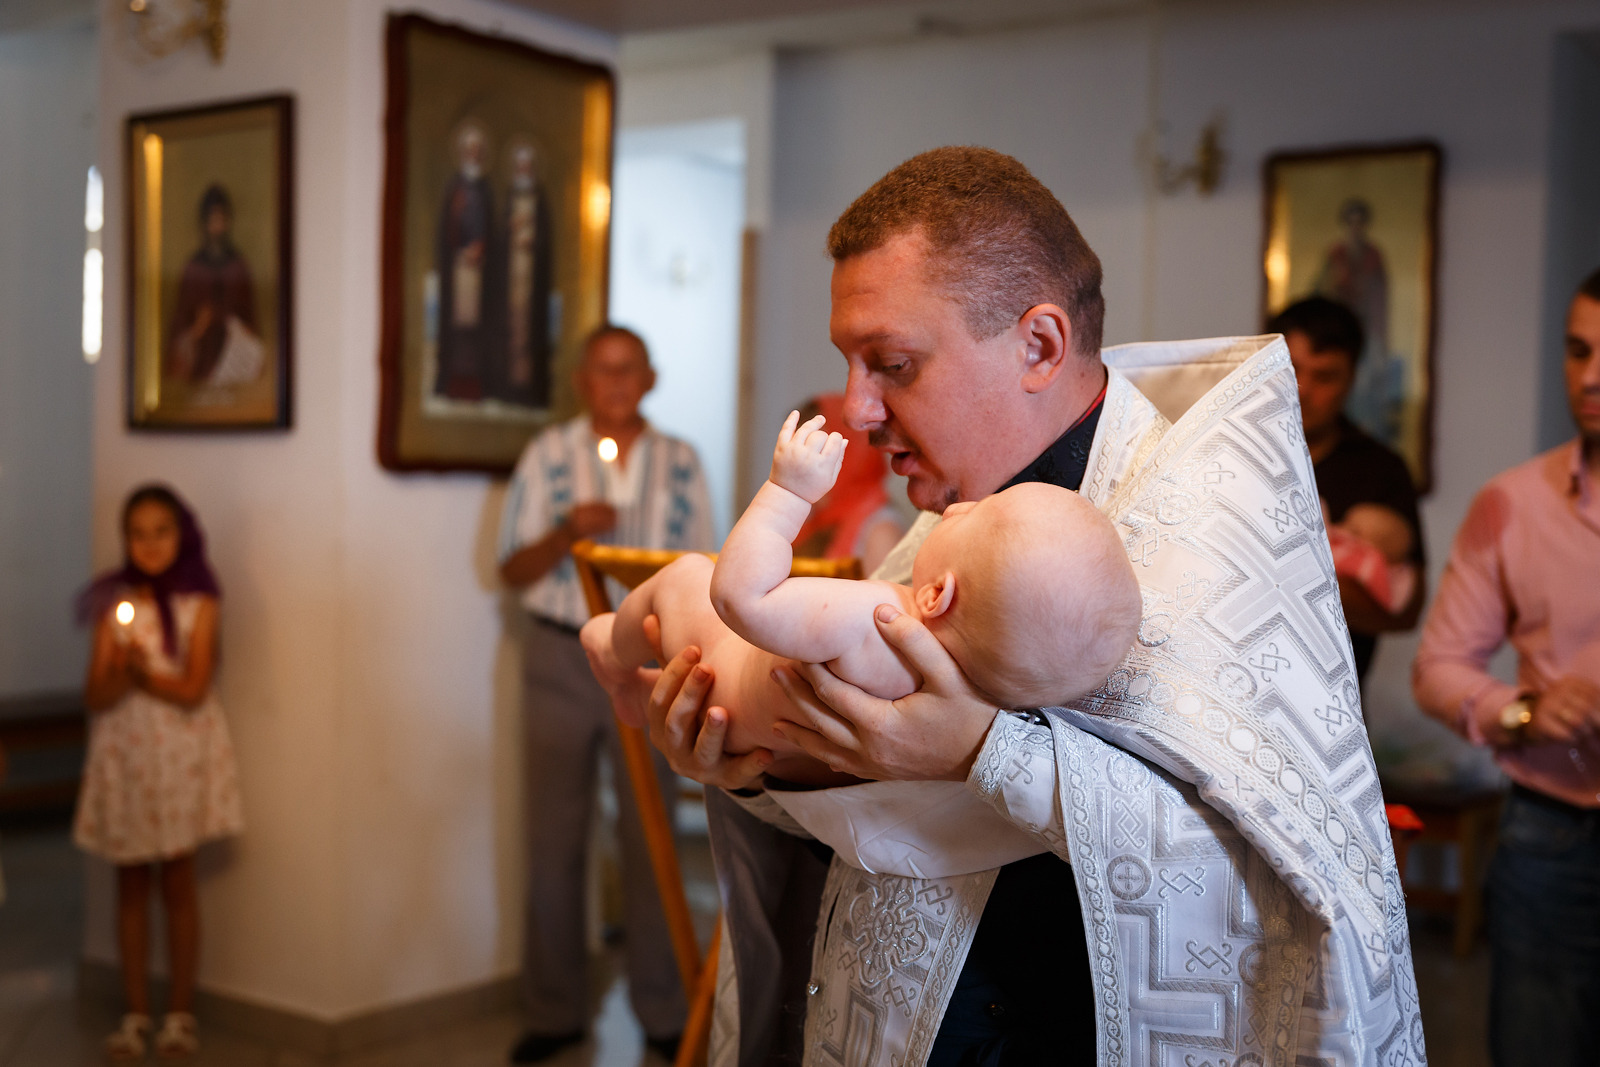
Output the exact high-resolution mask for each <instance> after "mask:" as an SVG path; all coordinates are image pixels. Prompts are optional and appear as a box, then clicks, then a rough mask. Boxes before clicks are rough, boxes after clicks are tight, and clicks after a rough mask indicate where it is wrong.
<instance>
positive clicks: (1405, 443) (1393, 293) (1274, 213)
mask: <svg viewBox="0 0 1600 1067" xmlns="http://www.w3.org/2000/svg"><path fill="white" fill-rule="evenodd" d="M1442 166H1443V153H1442V151H1441V150H1440V148H1439V146H1438V145H1437V144H1434V143H1433V142H1431V141H1412V142H1406V143H1403V144H1383V145H1352V146H1346V147H1339V148H1331V149H1323V150H1319V151H1309V152H1306V151H1297V152H1279V153H1276V154H1274V155H1273V156H1271V157H1269V158H1268V159H1267V161H1266V166H1265V174H1264V182H1263V186H1264V189H1265V194H1266V196H1265V205H1264V206H1265V215H1266V226H1265V240H1264V243H1263V248H1262V256H1261V263H1262V282H1263V284H1262V316H1263V319H1264V320H1265V319H1269V318H1271V317H1272V316H1273V315H1275V314H1276V313H1278V312H1279V311H1281V310H1283V308H1284V307H1285V306H1287V305H1288V304H1290V303H1292V302H1293V301H1295V300H1298V299H1300V298H1302V297H1305V296H1310V295H1312V294H1320V295H1323V296H1328V297H1331V298H1332V299H1335V300H1339V301H1340V302H1341V303H1344V304H1346V305H1347V306H1349V307H1350V308H1351V310H1353V311H1355V313H1356V316H1357V318H1359V319H1361V320H1362V326H1363V328H1364V329H1365V330H1366V333H1367V343H1366V349H1365V351H1364V352H1363V353H1362V356H1361V359H1360V360H1359V361H1358V363H1357V366H1356V383H1355V386H1354V388H1353V389H1352V391H1351V395H1350V399H1349V401H1348V402H1347V403H1346V405H1345V412H1346V415H1347V416H1348V417H1349V418H1350V419H1351V421H1353V422H1355V423H1356V424H1357V425H1358V426H1360V427H1361V428H1362V429H1364V430H1366V431H1367V432H1368V433H1370V434H1371V435H1372V436H1374V437H1376V438H1377V439H1378V440H1379V441H1381V442H1383V443H1384V444H1386V445H1388V446H1389V447H1390V448H1393V449H1394V450H1395V451H1396V452H1398V453H1399V454H1400V455H1401V456H1402V457H1403V458H1404V459H1405V461H1406V464H1407V466H1408V467H1409V468H1410V470H1411V477H1412V480H1413V481H1414V482H1415V484H1416V486H1417V491H1418V492H1419V493H1426V492H1427V491H1428V490H1429V488H1430V487H1431V486H1432V484H1433V407H1434V405H1433V395H1434V381H1435V378H1434V357H1433V348H1434V329H1435V322H1436V319H1437V303H1438V300H1437V278H1438V259H1439V253H1438V244H1439V237H1438V235H1439V186H1440V172H1441V169H1442Z"/></svg>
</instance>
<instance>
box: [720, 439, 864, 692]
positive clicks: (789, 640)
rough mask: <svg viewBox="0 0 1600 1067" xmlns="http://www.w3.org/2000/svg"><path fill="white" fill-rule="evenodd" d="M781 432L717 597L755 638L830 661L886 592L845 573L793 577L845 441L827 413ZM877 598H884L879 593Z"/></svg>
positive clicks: (731, 544)
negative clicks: (798, 541) (826, 420)
mask: <svg viewBox="0 0 1600 1067" xmlns="http://www.w3.org/2000/svg"><path fill="white" fill-rule="evenodd" d="M798 422H799V415H798V414H796V413H795V412H790V413H789V417H788V419H786V420H785V421H784V424H783V429H782V430H780V431H779V432H778V444H777V447H776V448H775V449H774V450H773V456H772V476H771V477H770V478H769V479H768V480H767V483H766V484H765V485H763V486H762V487H761V489H760V491H759V492H757V493H756V497H755V499H754V500H752V501H751V502H750V506H749V507H748V508H746V509H745V512H744V514H743V515H742V516H740V518H739V521H738V523H736V524H735V525H734V527H733V532H731V533H730V534H728V540H727V541H726V542H725V543H724V544H723V546H722V552H721V554H720V555H719V556H718V557H717V569H716V571H715V572H714V573H713V574H712V577H711V603H712V605H713V606H714V607H715V608H716V609H717V614H718V615H720V616H722V621H723V622H725V623H727V624H728V626H729V627H730V628H731V629H732V630H733V631H734V632H735V633H737V634H738V635H739V636H740V637H742V638H744V639H745V640H746V641H749V642H750V643H751V644H753V645H755V646H757V647H759V648H764V649H766V650H767V651H768V652H772V653H775V654H777V655H780V656H787V657H790V658H792V659H798V660H803V661H806V662H826V661H828V660H831V659H834V658H836V657H838V656H840V655H842V654H843V653H844V652H846V651H847V650H849V649H850V648H852V647H855V646H857V645H859V644H860V642H861V640H862V637H863V634H864V632H865V629H866V627H868V626H869V625H870V623H871V611H872V606H873V605H874V604H876V603H877V602H878V600H880V599H882V597H881V594H878V593H874V592H869V591H868V589H867V588H863V586H864V583H860V582H852V581H848V580H845V579H841V578H791V577H789V570H790V568H791V567H792V566H793V565H794V548H793V545H792V542H793V541H794V539H795V537H796V535H798V534H799V533H800V527H801V526H803V525H804V524H805V521H806V516H807V515H809V514H810V513H811V505H812V504H813V503H814V502H816V501H817V500H820V499H821V498H822V496H823V495H824V494H825V493H827V491H828V490H829V489H831V488H832V487H833V482H834V479H835V478H837V477H838V474H839V465H840V463H841V462H842V461H843V458H844V447H845V442H844V439H843V438H842V437H840V436H839V435H838V434H836V433H835V434H827V433H824V432H823V431H822V429H821V427H822V417H821V416H818V417H817V418H815V419H812V420H811V421H809V422H807V423H806V424H805V425H804V426H800V427H798V428H796V423H798ZM874 598H876V599H874Z"/></svg>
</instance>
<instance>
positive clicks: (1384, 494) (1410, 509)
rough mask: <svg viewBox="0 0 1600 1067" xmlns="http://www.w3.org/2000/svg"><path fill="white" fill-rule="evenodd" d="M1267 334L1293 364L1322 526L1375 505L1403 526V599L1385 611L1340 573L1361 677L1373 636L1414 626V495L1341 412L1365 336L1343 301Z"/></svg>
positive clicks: (1311, 305) (1297, 311)
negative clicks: (1406, 548) (1406, 564)
mask: <svg viewBox="0 0 1600 1067" xmlns="http://www.w3.org/2000/svg"><path fill="white" fill-rule="evenodd" d="M1267 332H1268V333H1281V334H1283V336H1284V340H1285V341H1286V342H1287V343H1288V345H1289V356H1290V358H1291V359H1292V360H1293V361H1294V373H1295V378H1296V380H1297V381H1298V382H1299V384H1300V418H1301V422H1302V425H1303V427H1304V431H1305V437H1306V447H1307V448H1308V449H1309V450H1310V452H1311V462H1312V464H1313V465H1314V467H1315V471H1316V476H1317V492H1318V493H1319V494H1320V495H1321V496H1322V499H1323V501H1324V503H1325V504H1326V505H1327V508H1328V518H1329V521H1330V522H1334V523H1338V522H1341V521H1343V520H1344V518H1345V516H1346V514H1348V513H1349V511H1350V509H1351V508H1352V507H1354V506H1355V505H1357V504H1377V505H1379V506H1381V507H1383V508H1386V509H1388V510H1389V511H1390V512H1393V513H1394V515H1395V516H1396V517H1398V518H1399V519H1400V520H1402V521H1403V522H1405V523H1406V525H1407V526H1409V527H1410V529H1411V551H1410V562H1411V563H1413V564H1414V565H1416V567H1417V572H1418V573H1417V582H1416V586H1415V588H1414V591H1413V592H1412V595H1411V598H1410V600H1409V601H1407V603H1406V604H1405V605H1404V606H1402V607H1401V608H1400V610H1399V611H1393V610H1391V609H1390V607H1389V606H1388V605H1384V604H1380V603H1379V602H1378V600H1377V599H1376V598H1374V597H1373V596H1372V594H1371V593H1369V592H1368V591H1367V590H1366V589H1365V588H1364V587H1363V586H1361V585H1360V584H1359V583H1357V582H1356V581H1355V580H1353V579H1351V578H1347V577H1345V576H1343V575H1341V576H1340V578H1339V597H1340V599H1341V600H1342V601H1343V602H1344V614H1345V621H1346V622H1347V623H1348V624H1349V626H1350V643H1351V645H1352V646H1354V649H1355V654H1356V674H1357V676H1358V677H1360V678H1363V679H1364V678H1365V677H1366V674H1367V667H1368V666H1370V665H1371V663H1372V654H1373V652H1374V651H1375V650H1376V648H1377V644H1378V635H1379V634H1381V633H1390V632H1394V631H1399V630H1409V629H1411V628H1412V627H1414V626H1416V624H1417V616H1418V614H1419V613H1420V612H1421V610H1422V601H1423V596H1424V594H1425V592H1426V589H1425V585H1424V581H1423V575H1422V564H1423V554H1422V523H1421V520H1420V519H1419V518H1418V516H1417V491H1416V488H1415V487H1414V486H1413V485H1412V482H1411V472H1410V471H1408V470H1407V469H1406V463H1405V460H1403V459H1401V458H1400V456H1399V455H1397V454H1396V453H1395V452H1394V450H1393V449H1391V448H1389V447H1388V446H1387V445H1384V444H1383V443H1382V442H1380V441H1378V440H1376V439H1375V438H1373V437H1371V436H1370V435H1368V434H1367V433H1365V432H1364V431H1363V430H1362V429H1361V428H1360V427H1358V426H1357V425H1356V424H1355V423H1353V422H1351V421H1350V420H1349V419H1348V418H1346V417H1345V414H1344V405H1345V401H1346V400H1347V399H1349V396H1350V389H1351V386H1353V385H1354V384H1355V380H1356V361H1357V360H1358V359H1360V358H1361V351H1362V348H1363V346H1364V341H1365V338H1364V337H1363V335H1362V330H1361V322H1360V320H1358V319H1357V318H1356V316H1355V314H1354V313H1353V312H1352V311H1351V310H1350V309H1349V308H1347V307H1345V306H1344V305H1343V304H1340V303H1338V302H1336V301H1333V300H1329V299H1327V298H1326V297H1320V296H1313V297H1308V298H1306V299H1305V300H1301V301H1299V302H1297V303H1294V304H1290V305H1289V306H1288V307H1286V308H1284V309H1283V310H1282V311H1280V312H1279V313H1278V314H1277V315H1275V316H1274V317H1273V318H1272V320H1271V321H1270V322H1268V323H1267Z"/></svg>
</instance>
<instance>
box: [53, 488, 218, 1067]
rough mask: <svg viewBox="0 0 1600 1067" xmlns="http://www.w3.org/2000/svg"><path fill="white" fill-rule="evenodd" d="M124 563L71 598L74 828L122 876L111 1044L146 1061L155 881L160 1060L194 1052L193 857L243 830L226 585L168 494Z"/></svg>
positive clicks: (143, 498)
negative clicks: (164, 957)
mask: <svg viewBox="0 0 1600 1067" xmlns="http://www.w3.org/2000/svg"><path fill="white" fill-rule="evenodd" d="M122 534H123V545H124V554H123V563H122V566H121V567H119V568H117V569H115V570H111V571H108V572H106V573H105V574H102V575H100V576H99V577H97V578H96V579H95V580H94V581H93V582H91V583H90V584H89V586H88V587H87V588H86V589H85V590H84V591H83V593H82V595H81V596H80V597H79V598H78V614H79V618H80V619H81V621H83V622H84V623H86V624H89V625H92V626H93V627H94V652H93V654H92V656H91V659H90V662H89V675H88V680H87V682H86V683H85V686H84V704H85V705H86V706H87V707H88V709H89V711H90V713H91V716H90V722H89V751H88V757H87V760H86V763H85V766H84V774H83V789H82V792H81V793H80V794H79V796H78V810H77V815H76V816H75V818H74V822H73V839H74V840H75V841H76V842H77V844H78V846H79V847H80V848H83V849H84V850H86V851H88V852H92V853H94V854H95V855H97V856H101V857H103V858H105V859H107V860H109V861H110V862H112V863H113V864H115V865H116V868H117V942H118V947H119V948H120V950H121V955H122V980H123V988H124V991H125V992H126V994H127V999H128V1011H127V1013H126V1014H125V1015H124V1016H123V1017H122V1023H121V1025H120V1026H119V1027H118V1028H117V1030H116V1031H114V1032H113V1033H112V1034H111V1036H110V1037H108V1038H107V1039H106V1051H107V1052H108V1053H109V1054H110V1056H111V1057H112V1058H113V1059H119V1060H128V1059H140V1058H142V1057H143V1056H144V1054H145V1049H146V1043H147V1041H148V1040H149V1037H150V1033H151V1020H150V1003H149V1001H150V997H149V980H148V976H147V974H146V973H145V963H146V959H147V956H148V943H149V921H150V920H149V912H150V907H149V906H150V893H151V886H152V883H153V882H154V881H155V880H156V878H157V877H159V880H160V885H161V897H162V901H163V903H164V905H165V907H166V911H167V940H168V953H169V969H170V972H171V979H172V1002H171V1004H170V1005H169V1010H168V1012H167V1014H166V1016H165V1018H164V1019H163V1022H162V1026H161V1029H160V1031H159V1032H158V1033H156V1034H155V1038H154V1041H155V1046H156V1051H157V1052H159V1053H161V1054H162V1055H165V1056H182V1055H187V1054H189V1053H192V1052H194V1051H195V1050H196V1049H197V1048H198V1047H199V1037H198V1030H197V1027H196V1024H195V1019H194V1015H193V1014H192V1011H191V1010H192V1008H193V1004H194V988H195V970H196V967H197V965H198V962H199V940H200V917H199V909H198V894H197V888H196V882H195V866H194V855H195V850H196V849H197V848H198V847H199V846H200V844H201V843H202V842H205V841H210V840H214V839H216V838H220V837H227V836H230V835H232V834H236V833H238V832H239V830H240V829H242V827H243V817H242V815H241V812H240V804H239V788H238V775H237V771H236V768H235V766H234V758H233V746H232V743H231V742H230V740H229V737H228V727H227V723H226V722H225V721H224V719H223V717H222V708H221V706H220V705H219V704H218V703H217V699H216V696H215V694H214V693H213V691H212V685H211V683H212V676H213V675H214V673H215V669H216V663H217V614H218V601H219V600H220V598H221V589H220V587H219V586H218V584H217V578H216V575H215V573H213V572H212V570H211V565H210V563H209V562H208V561H207V559H206V549H205V537H204V535H203V534H201V532H200V525H199V523H197V522H196V521H195V517H194V513H193V512H191V511H190V510H189V508H188V507H187V506H186V505H185V504H184V503H183V501H182V500H181V499H180V498H179V497H178V495H177V493H175V492H173V491H172V490H171V489H169V488H168V487H166V486H163V485H147V486H143V487H141V488H139V489H137V490H135V491H134V493H133V494H132V495H131V496H129V498H128V502H127V503H126V504H125V505H124V506H123V509H122Z"/></svg>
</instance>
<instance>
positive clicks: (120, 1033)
mask: <svg viewBox="0 0 1600 1067" xmlns="http://www.w3.org/2000/svg"><path fill="white" fill-rule="evenodd" d="M149 1033H150V1016H148V1015H145V1014H144V1013H142V1012H137V1011H130V1012H128V1014H126V1015H124V1016H123V1017H122V1023H121V1024H120V1025H119V1026H118V1027H117V1028H116V1029H115V1030H113V1031H111V1035H110V1036H109V1037H107V1038H106V1055H107V1056H110V1057H111V1058H112V1059H114V1060H119V1061H126V1060H142V1059H144V1052H145V1035H147V1034H149Z"/></svg>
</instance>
